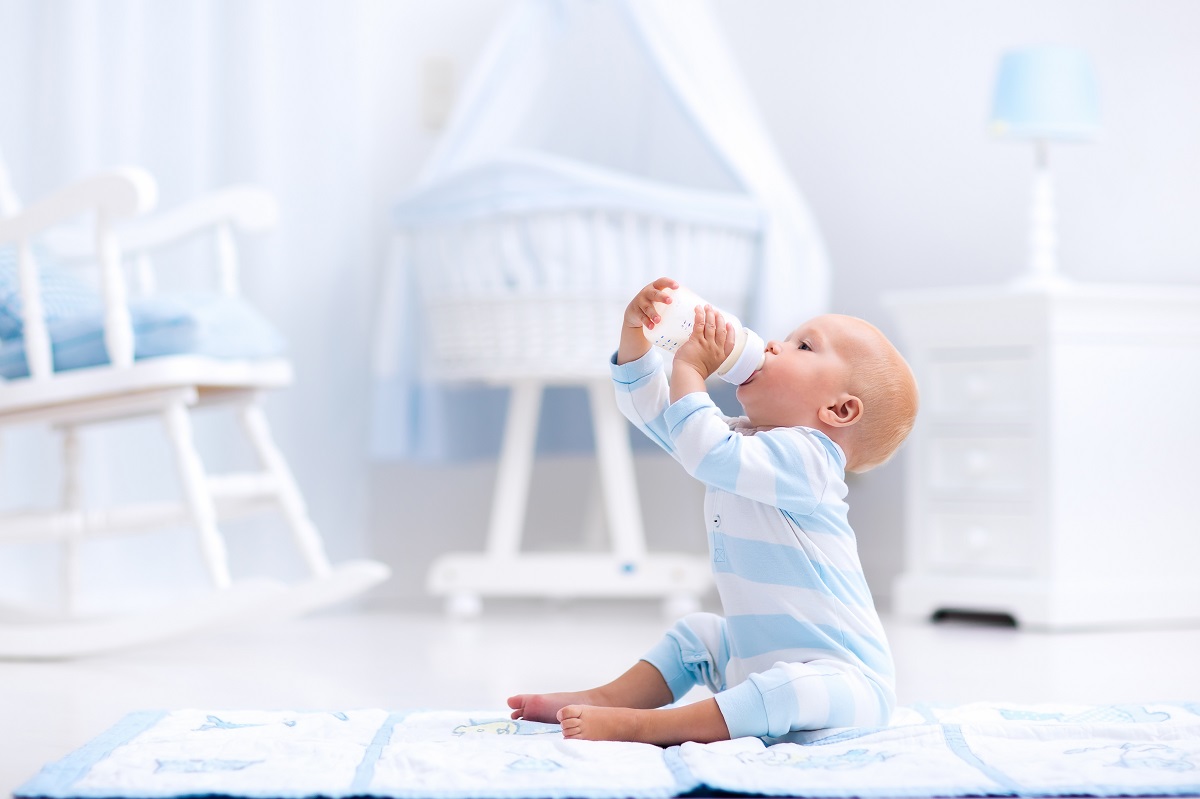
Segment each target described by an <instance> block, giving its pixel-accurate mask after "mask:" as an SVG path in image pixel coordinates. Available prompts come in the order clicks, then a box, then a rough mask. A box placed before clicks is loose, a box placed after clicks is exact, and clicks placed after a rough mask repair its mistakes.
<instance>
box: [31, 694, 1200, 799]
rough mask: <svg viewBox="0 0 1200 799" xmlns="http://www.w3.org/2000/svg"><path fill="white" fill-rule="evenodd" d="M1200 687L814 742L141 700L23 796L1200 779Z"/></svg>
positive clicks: (1009, 786) (631, 798)
mask: <svg viewBox="0 0 1200 799" xmlns="http://www.w3.org/2000/svg"><path fill="white" fill-rule="evenodd" d="M1198 711H1200V703H1194V702H1193V703H1151V704H1145V705H1105V706H1079V705H1034V706H1022V705H1011V704H1002V703H978V704H973V705H963V706H958V707H939V706H935V705H921V706H917V707H912V708H900V709H899V710H898V711H897V713H896V717H895V720H894V722H893V724H892V725H891V726H889V727H882V728H874V729H844V730H830V731H829V734H828V735H825V736H824V737H820V738H818V739H816V740H813V741H811V742H809V743H805V744H796V743H779V744H775V745H773V746H768V745H767V744H766V743H765V742H764V741H762V740H760V739H757V738H739V739H736V740H733V741H721V742H718V743H714V744H705V745H701V744H690V743H689V744H684V745H683V746H675V747H671V748H669V749H666V750H663V749H660V748H658V747H655V746H648V745H644V744H627V743H614V742H603V743H597V742H589V741H574V740H564V739H563V738H562V737H561V728H560V727H559V726H558V725H554V724H541V723H536V722H527V721H513V720H512V719H508V718H506V717H504V716H499V715H493V714H488V713H464V712H457V711H413V712H406V713H388V712H386V711H383V710H353V711H345V712H316V711H313V712H294V711H287V712H285V711H201V710H179V711H172V712H163V711H142V712H137V713H132V714H130V715H129V716H127V717H125V718H124V719H122V720H121V721H120V722H119V723H118V724H116V725H115V726H114V727H113V728H112V729H110V730H108V731H107V732H105V733H103V734H101V735H100V736H98V737H97V738H95V739H94V740H92V741H90V742H89V743H87V744H85V745H84V746H83V747H81V748H79V749H78V750H76V751H75V752H72V753H71V754H69V755H67V756H66V757H64V758H63V759H62V760H60V761H58V762H56V763H52V764H50V765H48V766H46V767H45V768H43V769H42V771H41V773H40V774H38V775H37V776H36V777H34V778H33V779H32V780H30V781H29V782H28V783H26V784H25V785H24V786H22V787H21V788H20V789H18V791H17V792H16V794H15V796H16V797H17V799H34V798H35V797H46V799H101V798H102V797H114V796H120V797H128V799H179V798H180V797H190V796H210V795H211V796H225V797H239V798H240V797H245V799H267V797H276V798H277V799H301V798H302V797H311V796H324V797H329V798H330V799H349V798H350V797H358V796H362V797H374V799H418V798H419V797H427V798H429V799H484V798H485V797H491V798H493V799H565V798H566V797H578V798H579V799H620V798H621V797H625V798H626V799H670V798H671V797H676V796H684V795H686V794H689V793H694V792H696V791H697V790H703V791H708V792H713V791H715V792H723V793H729V794H743V795H751V794H753V795H760V796H791V797H846V798H847V799H848V798H849V797H859V798H860V799H882V798H883V797H920V796H945V797H966V796H1010V797H1043V796H1095V797H1116V796H1139V797H1140V796H1182V795H1197V794H1200V712H1198Z"/></svg>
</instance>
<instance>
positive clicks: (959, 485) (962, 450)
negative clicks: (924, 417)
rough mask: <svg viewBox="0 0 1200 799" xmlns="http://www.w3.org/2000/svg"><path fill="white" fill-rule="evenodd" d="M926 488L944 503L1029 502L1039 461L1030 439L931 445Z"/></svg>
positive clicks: (966, 440) (969, 440)
mask: <svg viewBox="0 0 1200 799" xmlns="http://www.w3.org/2000/svg"><path fill="white" fill-rule="evenodd" d="M927 457H928V460H927V462H926V471H925V479H926V481H927V488H928V489H929V491H930V493H931V494H933V495H934V496H935V497H940V498H942V499H1029V497H1030V494H1031V492H1032V485H1031V483H1032V480H1033V479H1034V478H1033V474H1032V473H1033V471H1034V470H1035V468H1036V466H1037V463H1038V459H1037V454H1036V453H1035V452H1034V446H1033V440H1032V439H1029V438H1021V437H1012V438H957V437H955V438H951V437H945V436H939V437H935V438H931V439H930V440H929V443H928V456H927Z"/></svg>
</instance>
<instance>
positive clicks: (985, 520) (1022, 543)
mask: <svg viewBox="0 0 1200 799" xmlns="http://www.w3.org/2000/svg"><path fill="white" fill-rule="evenodd" d="M927 519H928V523H929V527H930V529H929V533H930V535H929V539H928V547H929V548H928V550H927V552H926V553H925V556H926V557H927V558H928V559H929V566H930V567H931V568H933V569H935V570H937V571H952V572H957V573H969V574H1033V572H1034V563H1033V561H1034V558H1035V554H1036V553H1035V552H1034V547H1033V542H1034V541H1035V540H1037V538H1036V535H1035V526H1036V524H1037V522H1036V521H1035V520H1034V519H1033V518H1032V517H1030V516H1028V515H1025V514H1015V513H1014V514H1001V513H970V512H965V513H931V514H930V515H929V516H928V517H927Z"/></svg>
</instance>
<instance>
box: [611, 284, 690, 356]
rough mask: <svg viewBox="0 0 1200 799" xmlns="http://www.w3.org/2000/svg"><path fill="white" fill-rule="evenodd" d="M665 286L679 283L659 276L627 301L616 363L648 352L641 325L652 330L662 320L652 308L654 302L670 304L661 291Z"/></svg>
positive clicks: (672, 287)
mask: <svg viewBox="0 0 1200 799" xmlns="http://www.w3.org/2000/svg"><path fill="white" fill-rule="evenodd" d="M667 288H671V289H677V288H679V284H678V283H676V282H675V281H674V280H672V279H671V278H669V277H660V278H659V279H658V280H655V281H654V282H653V283H651V284H650V285H648V286H646V287H645V288H643V289H642V290H641V291H639V292H638V293H637V295H636V296H635V297H634V298H633V299H632V300H630V301H629V306H628V307H627V308H626V309H625V318H624V320H623V321H622V323H621V343H620V345H619V346H618V347H617V364H618V365H619V364H623V363H630V362H631V361H636V360H637V359H638V358H641V357H642V356H643V355H645V354H646V353H647V352H649V350H650V342H649V341H647V340H646V335H645V334H644V333H642V326H643V325H645V326H646V327H648V328H650V329H651V330H653V329H654V325H655V324H656V323H658V322H661V321H662V319H660V318H659V316H658V314H657V313H656V312H655V310H654V303H656V302H662V303H667V304H670V302H671V298H670V297H669V296H668V295H667V294H666V293H665V292H663V289H667Z"/></svg>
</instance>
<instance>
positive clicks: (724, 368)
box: [717, 327, 767, 386]
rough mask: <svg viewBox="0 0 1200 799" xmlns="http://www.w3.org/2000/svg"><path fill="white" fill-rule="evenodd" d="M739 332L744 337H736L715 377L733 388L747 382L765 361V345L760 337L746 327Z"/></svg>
mask: <svg viewBox="0 0 1200 799" xmlns="http://www.w3.org/2000/svg"><path fill="white" fill-rule="evenodd" d="M739 332H743V333H744V334H745V335H739V336H738V340H737V343H736V344H735V345H734V347H733V351H732V352H730V353H729V357H727V358H726V359H725V362H724V363H722V364H721V365H720V366H719V367H718V368H717V377H719V378H721V379H722V380H724V381H726V382H727V383H733V384H734V385H735V386H740V385H741V384H742V383H745V382H746V381H747V380H749V379H750V377H751V375H753V374H754V373H755V372H757V371H758V370H759V369H761V368H763V364H764V363H766V361H767V353H766V343H765V342H764V341H763V340H762V336H760V335H758V334H757V333H755V332H754V331H753V330H751V329H749V328H747V327H743V328H742V329H741V331H739Z"/></svg>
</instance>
